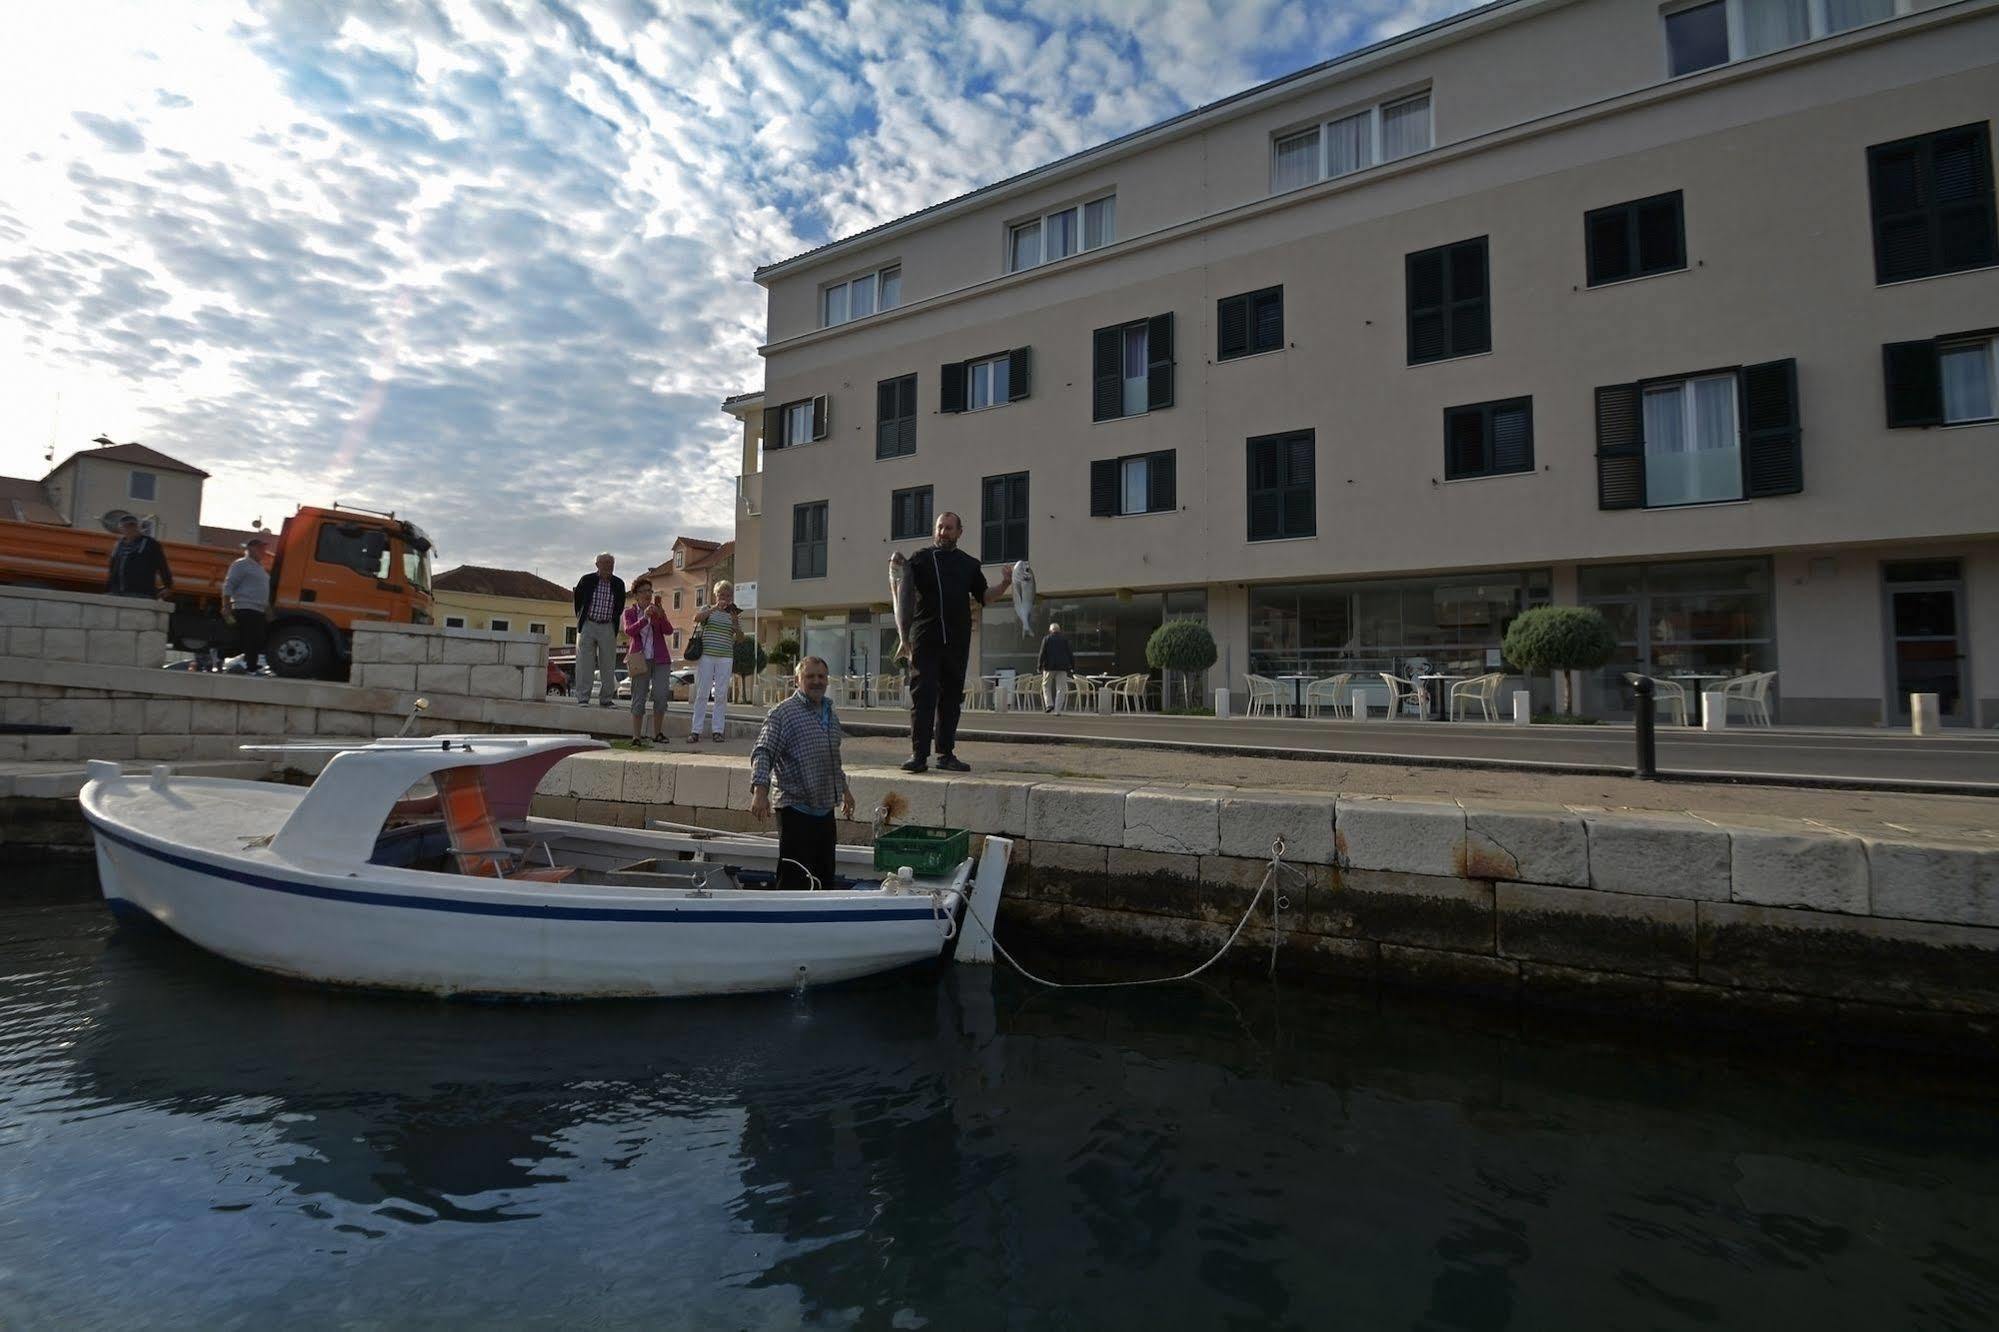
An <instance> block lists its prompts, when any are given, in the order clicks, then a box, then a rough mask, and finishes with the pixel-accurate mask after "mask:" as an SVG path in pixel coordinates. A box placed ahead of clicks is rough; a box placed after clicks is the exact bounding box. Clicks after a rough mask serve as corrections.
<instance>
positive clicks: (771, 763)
mask: <svg viewBox="0 0 1999 1332" xmlns="http://www.w3.org/2000/svg"><path fill="white" fill-rule="evenodd" d="M840 737H841V732H840V719H839V718H838V717H836V716H834V715H833V705H832V704H831V703H829V702H827V701H826V659H825V658H823V657H806V658H805V659H804V660H802V661H800V662H799V663H798V689H797V692H795V693H794V694H792V696H791V697H790V698H787V699H786V700H784V702H782V703H780V704H778V705H777V706H776V707H774V708H772V709H771V710H770V713H769V714H768V715H767V716H766V717H765V718H764V726H763V732H762V734H760V735H758V736H757V743H756V747H755V748H753V749H752V750H750V813H751V814H754V815H755V816H756V817H757V818H760V819H767V818H769V817H770V809H771V794H770V789H771V778H772V776H773V774H774V775H775V776H776V778H777V818H778V823H777V858H778V868H777V886H778V887H780V888H790V889H803V888H811V887H819V888H830V887H831V886H832V885H833V849H834V847H835V846H836V845H837V837H836V835H835V832H836V830H835V824H834V821H833V809H834V806H835V805H838V806H839V810H840V817H841V818H846V819H851V818H853V817H854V792H853V789H852V788H851V787H849V786H848V785H847V770H846V769H845V768H843V767H842V766H840ZM808 876H809V877H808Z"/></svg>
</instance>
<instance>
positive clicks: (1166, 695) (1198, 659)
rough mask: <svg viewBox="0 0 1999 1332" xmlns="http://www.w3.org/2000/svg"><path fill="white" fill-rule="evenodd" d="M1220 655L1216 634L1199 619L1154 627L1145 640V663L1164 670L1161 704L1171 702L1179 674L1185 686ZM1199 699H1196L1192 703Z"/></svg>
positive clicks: (1195, 703)
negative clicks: (1174, 680)
mask: <svg viewBox="0 0 1999 1332" xmlns="http://www.w3.org/2000/svg"><path fill="white" fill-rule="evenodd" d="M1220 655H1221V654H1220V653H1218V652H1217V651H1216V650H1215V636H1214V635H1213V634H1211V633H1209V632H1208V626H1207V625H1205V624H1202V623H1201V622H1200V621H1199V620H1168V621H1167V622H1166V623H1165V624H1162V625H1160V626H1159V627H1158V628H1157V629H1154V630H1153V631H1152V637H1150V638H1148V639H1146V640H1145V664H1146V665H1148V666H1150V667H1152V668H1153V669H1154V670H1156V671H1159V672H1161V680H1160V684H1161V688H1162V693H1161V695H1160V700H1159V701H1160V706H1161V708H1162V709H1164V708H1165V707H1167V706H1168V705H1169V703H1170V700H1171V696H1172V689H1173V677H1174V676H1175V675H1179V676H1181V677H1182V681H1183V686H1184V685H1185V684H1186V683H1187V682H1188V681H1189V679H1190V677H1192V676H1193V675H1196V674H1206V672H1207V671H1208V669H1209V668H1210V667H1211V666H1213V665H1214V664H1215V661H1216V659H1217V658H1218V657H1219V656H1220ZM1182 692H1183V695H1184V692H1185V690H1184V687H1183V691H1182ZM1199 702H1200V700H1199V699H1195V700H1193V703H1192V704H1191V706H1199Z"/></svg>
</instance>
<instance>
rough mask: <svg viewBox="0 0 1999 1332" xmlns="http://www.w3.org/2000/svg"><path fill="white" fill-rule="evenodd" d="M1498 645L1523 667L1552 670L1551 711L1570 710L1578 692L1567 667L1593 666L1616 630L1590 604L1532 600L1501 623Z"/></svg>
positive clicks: (1613, 642) (1608, 653) (1611, 649)
mask: <svg viewBox="0 0 1999 1332" xmlns="http://www.w3.org/2000/svg"><path fill="white" fill-rule="evenodd" d="M1500 651H1501V652H1502V653H1503V654H1505V657H1506V659H1507V660H1508V661H1510V662H1512V663H1513V664H1514V665H1515V666H1518V667H1519V668H1520V669H1521V670H1523V671H1529V672H1532V671H1541V670H1545V671H1552V672H1554V675H1555V684H1556V689H1557V692H1558V693H1560V694H1564V695H1566V698H1557V699H1556V700H1555V710H1556V711H1557V712H1564V713H1574V712H1575V711H1576V699H1577V697H1578V696H1579V695H1578V691H1577V689H1576V687H1575V683H1574V682H1573V681H1572V680H1571V679H1570V674H1569V673H1570V672H1572V671H1593V670H1595V669H1596V668H1597V667H1599V666H1602V665H1604V664H1606V663H1607V662H1609V660H1610V659H1611V658H1612V657H1614V656H1616V655H1617V635H1615V634H1614V633H1612V632H1611V629H1610V621H1608V620H1606V619H1604V618H1603V612H1602V611H1600V610H1598V609H1596V608H1595V607H1594V606H1536V607H1535V608H1534V609H1533V610H1530V611H1523V612H1522V613H1521V614H1520V615H1519V616H1517V617H1516V618H1515V619H1514V621H1513V623H1512V624H1510V625H1508V626H1507V629H1506V640H1505V642H1504V643H1502V644H1501V645H1500Z"/></svg>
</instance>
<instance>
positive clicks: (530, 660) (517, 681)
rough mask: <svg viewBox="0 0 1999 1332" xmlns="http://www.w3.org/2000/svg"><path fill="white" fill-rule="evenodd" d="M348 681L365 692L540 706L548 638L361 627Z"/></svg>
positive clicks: (409, 626) (397, 626) (424, 628)
mask: <svg viewBox="0 0 1999 1332" xmlns="http://www.w3.org/2000/svg"><path fill="white" fill-rule="evenodd" d="M349 679H350V680H351V681H352V682H353V683H354V684H355V685H357V686H359V687H361V688H363V689H396V690H401V691H403V692H405V693H411V692H414V693H418V694H424V695H432V694H438V695H451V696H457V697H472V698H494V699H517V700H522V701H538V700H540V699H541V698H542V697H544V696H545V695H546V693H547V692H548V636H547V635H545V634H515V633H495V632H493V631H492V630H488V629H444V628H439V627H437V626H435V625H416V624H372V623H363V624H357V625H355V626H354V660H353V668H352V671H351V673H350V675H349Z"/></svg>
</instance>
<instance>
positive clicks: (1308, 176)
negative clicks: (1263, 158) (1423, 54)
mask: <svg viewBox="0 0 1999 1332" xmlns="http://www.w3.org/2000/svg"><path fill="white" fill-rule="evenodd" d="M1430 143H1431V131H1430V94H1429V93H1427V92H1423V93H1418V94H1416V95H1415V96H1414V97H1404V98H1402V99H1401V100H1400V101H1394V102H1383V103H1381V104H1380V105H1379V106H1370V107H1367V108H1365V109H1364V110H1360V111H1352V112H1348V113H1347V114H1345V115H1343V116H1340V117H1338V118H1336V119H1333V120H1327V121H1324V122H1322V123H1320V124H1317V125H1314V126H1313V127H1312V128H1310V129H1308V130H1299V131H1297V132H1296V133H1293V134H1286V135H1283V136H1282V137H1280V138H1278V139H1276V140H1275V141H1274V142H1273V143H1272V145H1271V159H1270V192H1271V193H1272V194H1282V193H1284V191H1286V190H1295V189H1297V188H1298V187H1299V186H1301V185H1310V184H1312V183H1313V182H1315V181H1320V180H1331V179H1333V178H1334V177H1336V176H1344V175H1347V174H1349V173H1351V172H1355V171H1359V170H1361V169H1362V168H1363V167H1371V166H1373V165H1374V164H1375V163H1377V162H1393V161H1395V160H1396V159H1397V158H1402V157H1409V156H1411V155H1413V154H1415V153H1420V152H1423V151H1425V150H1426V149H1428V148H1429V147H1430Z"/></svg>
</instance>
